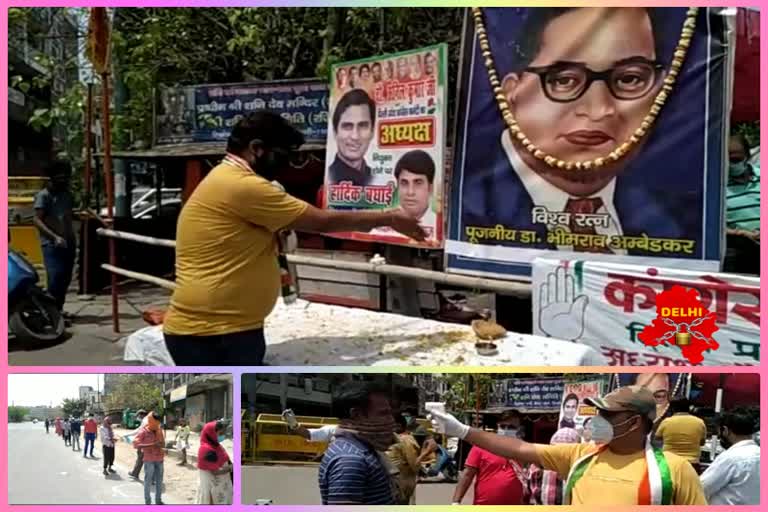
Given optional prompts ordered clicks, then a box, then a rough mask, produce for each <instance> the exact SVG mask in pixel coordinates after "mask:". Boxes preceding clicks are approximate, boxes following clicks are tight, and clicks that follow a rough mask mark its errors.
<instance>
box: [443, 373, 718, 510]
mask: <svg viewBox="0 0 768 512" xmlns="http://www.w3.org/2000/svg"><path fill="white" fill-rule="evenodd" d="M585 403H587V404H589V405H592V406H594V407H596V408H597V409H598V415H597V416H596V417H595V418H594V419H593V420H592V430H593V439H594V440H595V442H596V443H597V446H592V445H587V444H563V445H556V446H551V445H542V444H531V443H527V442H525V441H522V440H520V439H516V438H513V437H506V436H499V435H496V434H492V433H489V432H484V431H482V430H479V429H475V428H471V427H469V426H468V425H464V424H463V423H461V422H460V421H459V420H457V419H456V418H455V417H453V416H451V415H450V414H445V413H441V412H439V411H433V412H432V415H431V420H432V423H433V425H434V426H435V428H436V429H438V430H439V431H441V432H445V433H446V435H448V436H456V437H459V438H461V439H464V440H466V441H468V442H470V443H472V444H474V445H475V446H479V447H480V448H483V449H485V450H488V451H489V452H491V453H494V454H496V455H499V456H501V457H505V458H508V459H514V460H517V461H518V462H520V463H523V464H525V463H531V464H536V465H539V466H542V467H543V468H545V469H549V470H552V471H557V472H558V473H559V474H560V476H561V477H562V478H563V479H565V480H566V483H565V486H564V487H565V497H564V499H565V503H570V504H573V505H662V504H669V505H673V504H674V505H706V500H705V498H704V494H703V491H702V488H701V483H700V482H699V478H698V475H697V474H696V472H695V471H694V469H693V467H692V466H691V465H690V463H688V461H686V460H685V459H683V458H682V457H679V456H676V455H674V454H671V453H664V452H662V451H661V450H655V449H654V448H653V446H651V444H650V443H649V442H648V435H649V433H650V432H651V429H652V428H653V420H654V419H655V417H656V404H655V402H654V399H653V394H652V393H651V392H650V391H649V390H648V389H647V388H644V387H642V386H628V387H624V388H619V389H617V390H616V391H613V392H612V393H609V394H608V395H606V396H604V397H602V398H595V399H586V400H585Z"/></svg>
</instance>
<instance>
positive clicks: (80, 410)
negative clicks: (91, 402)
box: [61, 398, 88, 418]
mask: <svg viewBox="0 0 768 512" xmlns="http://www.w3.org/2000/svg"><path fill="white" fill-rule="evenodd" d="M61 409H62V411H64V417H65V418H68V417H70V416H74V417H75V418H82V417H83V416H84V415H85V413H86V412H87V411H88V400H87V399H85V398H65V399H64V402H62V404H61Z"/></svg>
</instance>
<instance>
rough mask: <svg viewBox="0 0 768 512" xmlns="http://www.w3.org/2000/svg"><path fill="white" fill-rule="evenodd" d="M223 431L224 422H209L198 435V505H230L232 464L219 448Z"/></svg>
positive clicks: (223, 436) (225, 453)
mask: <svg viewBox="0 0 768 512" xmlns="http://www.w3.org/2000/svg"><path fill="white" fill-rule="evenodd" d="M225 431H226V424H225V423H224V421H211V422H209V423H206V425H205V427H203V431H202V432H201V433H200V449H199V450H198V452H197V468H198V469H199V470H200V471H199V474H200V486H199V488H198V491H197V504H198V505H231V504H232V463H231V462H230V459H229V455H228V454H227V451H226V450H225V449H224V447H223V446H221V442H222V441H223V440H224V439H225V435H224V433H225Z"/></svg>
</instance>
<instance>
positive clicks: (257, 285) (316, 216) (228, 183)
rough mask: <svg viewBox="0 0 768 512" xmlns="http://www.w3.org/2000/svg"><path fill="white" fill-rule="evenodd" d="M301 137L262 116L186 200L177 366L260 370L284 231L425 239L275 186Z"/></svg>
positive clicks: (250, 119)
mask: <svg viewBox="0 0 768 512" xmlns="http://www.w3.org/2000/svg"><path fill="white" fill-rule="evenodd" d="M303 143H304V136H303V135H302V134H301V132H299V131H298V130H297V129H296V128H294V127H293V126H292V125H291V124H290V123H289V122H288V121H286V120H285V119H283V118H282V117H281V116H280V115H278V114H276V113H273V112H267V111H258V112H253V113H251V114H248V115H246V116H245V117H243V119H241V120H240V121H238V123H237V124H236V125H235V127H234V128H233V129H232V133H231V134H230V136H229V140H228V141H227V155H226V157H225V158H224V160H223V161H222V162H221V163H220V164H219V165H217V166H216V167H214V168H213V169H212V170H211V171H210V172H209V173H208V175H207V176H206V177H205V178H204V179H203V180H202V182H200V184H199V185H198V186H197V187H196V188H195V190H194V192H192V194H191V195H190V197H189V198H188V199H187V201H186V203H185V205H184V208H183V209H182V211H181V215H180V216H179V221H178V226H177V231H176V289H175V290H174V292H173V296H172V297H171V301H170V306H169V308H168V311H167V314H166V316H165V321H164V326H163V332H164V335H165V344H166V347H167V348H168V351H169V353H170V355H171V357H172V358H173V360H174V362H175V363H176V364H177V365H179V366H200V365H204V366H211V365H213V366H216V365H222V366H228V365H238V366H242V365H252V366H259V365H261V364H262V361H263V358H264V354H265V350H266V342H265V339H264V329H263V327H264V320H265V318H266V317H267V315H269V313H270V312H271V311H272V308H273V307H274V305H275V302H276V301H277V297H278V295H279V293H280V290H281V271H280V266H279V264H278V258H277V248H276V247H277V245H276V243H277V242H276V239H277V236H276V235H277V234H278V233H279V232H280V231H282V230H285V229H289V230H297V231H309V232H350V231H370V230H371V229H374V228H377V227H385V226H389V227H392V228H393V229H395V230H396V231H398V232H400V233H402V234H403V235H405V236H408V237H410V238H414V239H416V240H418V241H423V240H424V239H425V237H426V234H425V232H424V230H423V229H422V228H421V227H419V225H418V221H417V220H416V219H413V218H412V217H411V216H410V215H408V214H407V213H405V212H404V211H402V210H399V209H398V210H387V211H383V210H381V211H334V210H321V209H318V208H315V207H314V206H311V205H309V204H307V203H305V202H304V201H301V200H299V199H296V198H294V197H293V196H291V195H289V194H288V193H286V192H285V191H283V190H281V189H280V188H279V187H277V186H275V185H274V184H272V183H271V181H270V180H272V179H273V178H274V176H275V175H276V173H277V172H278V171H280V170H281V169H284V168H285V167H286V166H288V165H289V162H290V159H291V157H292V155H293V154H294V152H295V151H297V150H298V148H299V147H300V146H301V145H302V144H303Z"/></svg>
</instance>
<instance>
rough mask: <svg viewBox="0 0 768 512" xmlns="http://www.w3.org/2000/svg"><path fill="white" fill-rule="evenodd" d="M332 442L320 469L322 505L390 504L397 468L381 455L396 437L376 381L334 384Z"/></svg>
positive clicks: (386, 397) (395, 491) (393, 501)
mask: <svg viewBox="0 0 768 512" xmlns="http://www.w3.org/2000/svg"><path fill="white" fill-rule="evenodd" d="M331 403H332V409H333V415H334V416H335V417H337V418H339V420H340V422H339V426H338V428H337V429H336V432H335V438H334V441H333V442H332V443H331V444H330V446H328V449H327V450H326V452H325V454H324V455H323V460H322V461H321V463H320V468H319V470H318V484H319V487H320V497H321V500H322V503H323V505H394V504H396V496H399V494H400V492H399V489H398V488H397V485H398V484H397V469H396V468H395V467H394V466H393V465H392V464H391V463H390V462H389V460H388V458H387V456H386V455H385V454H384V452H385V451H386V450H388V449H389V447H390V446H392V445H393V444H395V443H397V442H398V441H399V440H398V438H397V436H396V435H395V421H394V419H393V417H392V407H391V405H390V401H389V391H388V389H387V388H386V387H385V386H383V385H379V384H377V383H375V382H361V381H349V382H345V383H343V384H341V385H340V386H338V387H337V388H336V389H334V391H333V394H332V401H331Z"/></svg>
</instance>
